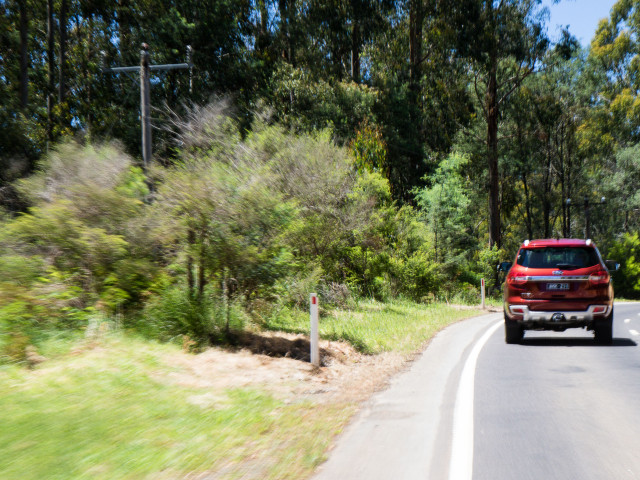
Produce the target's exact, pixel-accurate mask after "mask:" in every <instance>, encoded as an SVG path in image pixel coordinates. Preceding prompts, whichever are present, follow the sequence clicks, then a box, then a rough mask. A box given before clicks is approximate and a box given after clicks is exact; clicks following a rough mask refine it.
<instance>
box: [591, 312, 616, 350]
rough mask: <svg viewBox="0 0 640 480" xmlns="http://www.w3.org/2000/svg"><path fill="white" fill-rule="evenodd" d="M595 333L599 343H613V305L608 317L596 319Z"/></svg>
mask: <svg viewBox="0 0 640 480" xmlns="http://www.w3.org/2000/svg"><path fill="white" fill-rule="evenodd" d="M593 333H594V339H595V341H596V343H598V344H599V345H611V344H612V343H613V307H612V308H611V313H610V314H609V315H608V316H607V317H606V318H603V319H600V320H596V321H595V325H594V326H593Z"/></svg>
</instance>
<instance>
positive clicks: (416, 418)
mask: <svg viewBox="0 0 640 480" xmlns="http://www.w3.org/2000/svg"><path fill="white" fill-rule="evenodd" d="M499 318H501V314H500V315H498V314H491V315H484V316H481V317H476V318H473V319H469V320H464V321H462V322H459V323H456V324H454V325H451V326H450V327H448V328H446V329H445V330H443V331H441V332H440V333H439V334H438V335H436V337H435V338H434V339H433V340H432V341H431V343H430V345H429V347H428V348H427V349H426V350H425V351H424V352H423V353H422V354H421V355H420V356H419V357H418V358H417V359H416V360H415V361H414V362H413V363H412V364H411V365H410V367H409V368H408V369H407V370H406V371H404V372H402V373H401V374H399V375H397V376H396V377H395V378H393V379H392V381H391V384H390V386H389V388H387V389H386V390H385V391H383V392H380V393H378V394H377V395H374V397H373V398H372V399H371V400H370V401H369V402H368V403H367V404H366V405H365V406H364V408H363V409H362V410H361V412H360V413H359V415H358V416H357V418H356V419H355V420H354V421H353V422H352V423H351V425H350V426H349V427H348V428H347V429H346V431H345V432H344V434H343V435H342V436H341V437H340V438H339V440H338V442H337V444H336V446H335V448H334V449H333V450H332V452H331V453H330V455H329V459H328V461H327V462H325V463H324V464H323V465H322V466H321V467H320V468H319V470H318V472H317V473H316V475H315V476H314V477H313V478H314V479H315V480H336V479H349V480H365V479H366V480H376V479H380V480H383V479H384V480H389V479H402V480H413V479H416V480H418V479H420V480H424V479H427V478H446V477H441V476H440V475H442V474H444V475H446V471H447V469H448V465H449V456H450V450H451V448H450V447H451V428H452V414H453V410H454V404H455V399H456V395H455V394H456V391H457V388H458V381H457V380H458V379H459V378H460V374H461V371H462V368H463V366H464V362H465V359H466V357H467V356H468V354H469V352H470V350H471V349H472V347H473V345H474V344H475V342H477V341H478V339H480V338H481V337H482V335H483V334H484V332H486V330H487V328H488V327H490V326H491V325H493V324H495V323H496V321H497V320H498V319H499ZM434 475H435V476H434Z"/></svg>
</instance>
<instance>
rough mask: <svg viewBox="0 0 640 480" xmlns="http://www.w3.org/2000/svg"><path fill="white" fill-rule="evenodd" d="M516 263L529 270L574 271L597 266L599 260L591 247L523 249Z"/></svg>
mask: <svg viewBox="0 0 640 480" xmlns="http://www.w3.org/2000/svg"><path fill="white" fill-rule="evenodd" d="M516 262H517V264H518V265H522V266H523V267H529V268H559V269H562V270H574V269H577V268H585V267H592V266H594V265H598V264H599V263H600V260H599V258H598V254H597V253H596V250H595V249H594V248H591V247H544V248H529V249H527V248H523V249H522V250H520V253H519V254H518V258H517V259H516Z"/></svg>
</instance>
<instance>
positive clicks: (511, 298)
mask: <svg viewBox="0 0 640 480" xmlns="http://www.w3.org/2000/svg"><path fill="white" fill-rule="evenodd" d="M608 267H609V268H611V269H612V270H614V271H615V270H617V269H618V264H616V263H614V262H611V261H607V262H606V263H605V262H604V261H603V260H602V257H601V255H600V252H599V251H598V249H597V248H596V246H595V245H594V244H593V242H592V241H591V240H574V239H563V240H531V241H529V240H527V241H525V242H524V243H523V244H522V246H521V247H520V249H519V250H518V254H517V255H516V260H515V263H513V264H512V263H511V262H504V263H501V264H500V266H499V267H498V268H499V270H502V271H505V272H508V274H507V278H506V280H505V282H504V327H505V340H506V342H507V343H519V342H520V341H521V340H522V337H523V335H524V331H525V330H553V331H557V332H563V331H565V330H566V329H567V328H574V327H580V328H586V329H587V330H593V332H594V334H595V340H596V341H597V342H599V343H604V344H610V343H611V341H612V327H613V286H612V285H611V276H610V274H609V268H608Z"/></svg>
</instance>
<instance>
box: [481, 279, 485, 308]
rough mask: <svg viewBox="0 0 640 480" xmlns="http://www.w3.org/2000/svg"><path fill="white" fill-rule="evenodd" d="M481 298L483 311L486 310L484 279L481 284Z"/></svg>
mask: <svg viewBox="0 0 640 480" xmlns="http://www.w3.org/2000/svg"><path fill="white" fill-rule="evenodd" d="M480 296H481V297H482V309H483V310H484V308H485V307H484V278H483V279H482V283H481V284H480Z"/></svg>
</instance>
